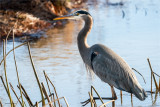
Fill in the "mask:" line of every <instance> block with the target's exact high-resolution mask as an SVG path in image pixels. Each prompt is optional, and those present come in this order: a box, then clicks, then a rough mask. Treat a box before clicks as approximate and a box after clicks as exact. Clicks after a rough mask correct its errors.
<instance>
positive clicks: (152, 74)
mask: <svg viewBox="0 0 160 107" xmlns="http://www.w3.org/2000/svg"><path fill="white" fill-rule="evenodd" d="M147 60H148V64H149V67H150V70H151V83H152V76H153V80H154V83H155V86H156V89H159V87H158V84H157V81H156V78H155V76H154V73H153V69H152V66H151V63H150V60H149V58H148V59H147ZM151 90H152V84H151ZM151 92H152V91H151Z"/></svg>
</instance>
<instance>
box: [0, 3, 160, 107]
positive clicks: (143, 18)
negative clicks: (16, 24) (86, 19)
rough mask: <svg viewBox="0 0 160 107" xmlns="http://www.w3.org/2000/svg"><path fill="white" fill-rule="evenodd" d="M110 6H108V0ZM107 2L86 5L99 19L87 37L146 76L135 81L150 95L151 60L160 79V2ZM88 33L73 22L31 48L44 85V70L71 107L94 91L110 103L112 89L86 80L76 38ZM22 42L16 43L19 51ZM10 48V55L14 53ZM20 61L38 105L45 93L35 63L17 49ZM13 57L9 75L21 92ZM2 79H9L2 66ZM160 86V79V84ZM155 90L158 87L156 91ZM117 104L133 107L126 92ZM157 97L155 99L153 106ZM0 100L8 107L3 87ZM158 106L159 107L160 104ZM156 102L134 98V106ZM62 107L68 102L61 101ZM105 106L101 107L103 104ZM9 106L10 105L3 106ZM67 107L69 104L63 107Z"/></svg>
mask: <svg viewBox="0 0 160 107" xmlns="http://www.w3.org/2000/svg"><path fill="white" fill-rule="evenodd" d="M106 1H107V0H106ZM106 1H105V0H97V1H96V0H94V2H87V4H88V5H87V10H88V11H89V13H90V14H91V15H92V17H93V19H94V24H93V28H92V30H91V33H90V34H89V36H88V44H89V45H90V46H91V45H93V44H95V43H101V44H104V45H106V46H108V47H109V48H111V49H112V50H114V51H115V52H116V53H117V54H119V55H120V56H121V57H123V58H124V59H125V60H126V61H127V62H128V64H129V65H130V66H131V67H133V68H135V69H137V70H138V71H139V72H140V73H141V74H143V76H144V78H145V79H146V82H147V84H145V83H144V82H143V79H142V78H141V76H139V75H138V74H137V73H135V74H136V76H137V78H138V80H139V82H140V84H141V85H142V87H144V89H145V90H147V91H149V90H150V69H149V66H148V63H147V58H150V61H151V64H152V67H153V70H154V71H155V72H156V73H158V74H160V72H159V70H160V58H159V56H160V2H159V0H132V1H131V0H129V1H127V0H126V1H124V5H123V6H112V5H107V2H106ZM82 27H83V22H82V21H73V20H71V21H69V22H68V23H67V24H65V25H64V26H63V27H61V28H51V29H49V30H48V31H46V35H44V36H43V37H42V38H40V39H39V40H37V41H34V42H31V52H32V56H33V61H34V64H35V67H36V70H37V72H38V75H39V78H40V80H41V81H45V78H44V76H43V70H45V71H46V73H47V74H48V75H49V77H50V79H51V80H52V81H53V83H54V85H55V87H56V89H57V92H58V95H59V96H65V97H66V99H67V101H68V103H69V105H70V106H71V107H80V106H81V104H80V102H82V101H84V100H86V99H88V98H89V95H88V91H90V87H91V85H93V86H94V87H95V88H96V89H97V91H98V92H99V93H100V95H101V96H103V97H110V96H111V91H110V87H109V86H108V84H106V83H103V82H102V81H101V80H100V79H99V78H98V77H97V76H93V77H92V78H91V76H90V75H89V74H87V72H86V69H85V66H84V64H83V62H82V59H81V57H80V55H79V51H78V48H77V34H78V32H79V31H80V29H81V28H82ZM19 44H21V42H15V45H19ZM2 47H3V46H2V43H0V60H1V59H2V56H3V54H2ZM12 47H13V46H12V42H8V44H7V50H8V51H9V50H10V49H12ZM15 52H16V60H17V65H18V71H19V75H20V80H21V82H22V84H23V86H24V87H25V89H26V91H27V92H28V94H29V96H30V97H31V99H32V100H33V102H35V101H39V100H40V98H41V97H40V93H39V89H38V85H37V83H36V80H35V77H34V73H33V69H32V66H31V63H30V59H29V55H28V50H27V46H22V47H21V48H18V49H16V51H15ZM15 71H16V70H15V66H14V59H13V55H12V53H11V54H10V55H9V56H8V57H7V74H8V78H9V81H10V82H11V83H12V84H13V86H14V87H15V89H16V91H18V90H17V88H16V85H17V84H18V83H17V79H16V72H15ZM0 75H2V76H4V72H3V66H1V68H0ZM157 80H158V79H157ZM154 89H155V86H154ZM116 93H117V96H118V100H117V101H116V106H123V107H128V106H131V102H130V100H131V99H130V94H128V93H126V92H123V94H124V95H123V104H122V105H121V103H120V96H119V95H120V92H119V90H117V89H116ZM154 96H155V94H153V100H154ZM0 99H1V100H2V102H3V103H9V100H8V97H7V95H6V92H5V90H4V88H3V86H2V83H1V82H0ZM159 99H160V98H159V96H158V100H157V102H156V103H155V106H156V107H158V106H160V100H159ZM153 100H152V97H151V95H150V94H149V93H148V98H147V99H146V100H145V101H143V102H142V101H139V100H138V99H137V98H136V97H133V105H134V106H137V107H146V106H147V107H148V106H152V102H153ZM62 104H64V102H63V101H62ZM98 104H100V103H98ZM4 105H5V106H7V104H4ZM64 106H65V104H64ZM87 106H90V105H87Z"/></svg>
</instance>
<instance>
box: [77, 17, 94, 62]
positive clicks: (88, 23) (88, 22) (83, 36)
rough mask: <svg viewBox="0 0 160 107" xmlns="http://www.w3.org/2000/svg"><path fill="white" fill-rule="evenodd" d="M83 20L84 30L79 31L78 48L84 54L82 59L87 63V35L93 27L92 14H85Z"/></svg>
mask: <svg viewBox="0 0 160 107" xmlns="http://www.w3.org/2000/svg"><path fill="white" fill-rule="evenodd" d="M83 21H84V22H85V24H84V27H83V28H82V30H81V31H80V32H79V34H78V38H77V39H78V40H77V42H78V48H79V52H80V54H81V56H82V59H83V61H84V62H85V63H87V59H88V57H89V56H87V55H89V53H88V51H89V45H88V44H87V35H88V33H89V32H90V30H91V28H92V23H93V22H92V17H91V16H87V17H86V16H85V17H83Z"/></svg>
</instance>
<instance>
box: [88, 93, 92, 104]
mask: <svg viewBox="0 0 160 107" xmlns="http://www.w3.org/2000/svg"><path fill="white" fill-rule="evenodd" d="M88 94H89V97H90V102H91V107H93V97H92V95H91V93H90V92H88Z"/></svg>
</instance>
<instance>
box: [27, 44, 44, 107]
mask: <svg viewBox="0 0 160 107" xmlns="http://www.w3.org/2000/svg"><path fill="white" fill-rule="evenodd" d="M27 45H28V52H29V56H30V61H31V64H32V68H33V71H34V74H35V77H36V80H37V83H38V86H39V89H40V93H41V97H42V106H45V100H44V96H43V91H42V86H41V84H40V81H39V78H38V75H37V72H36V69H35V67H34V63H33V60H32V55H31V51H30V45H29V42H28V43H27Z"/></svg>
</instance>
